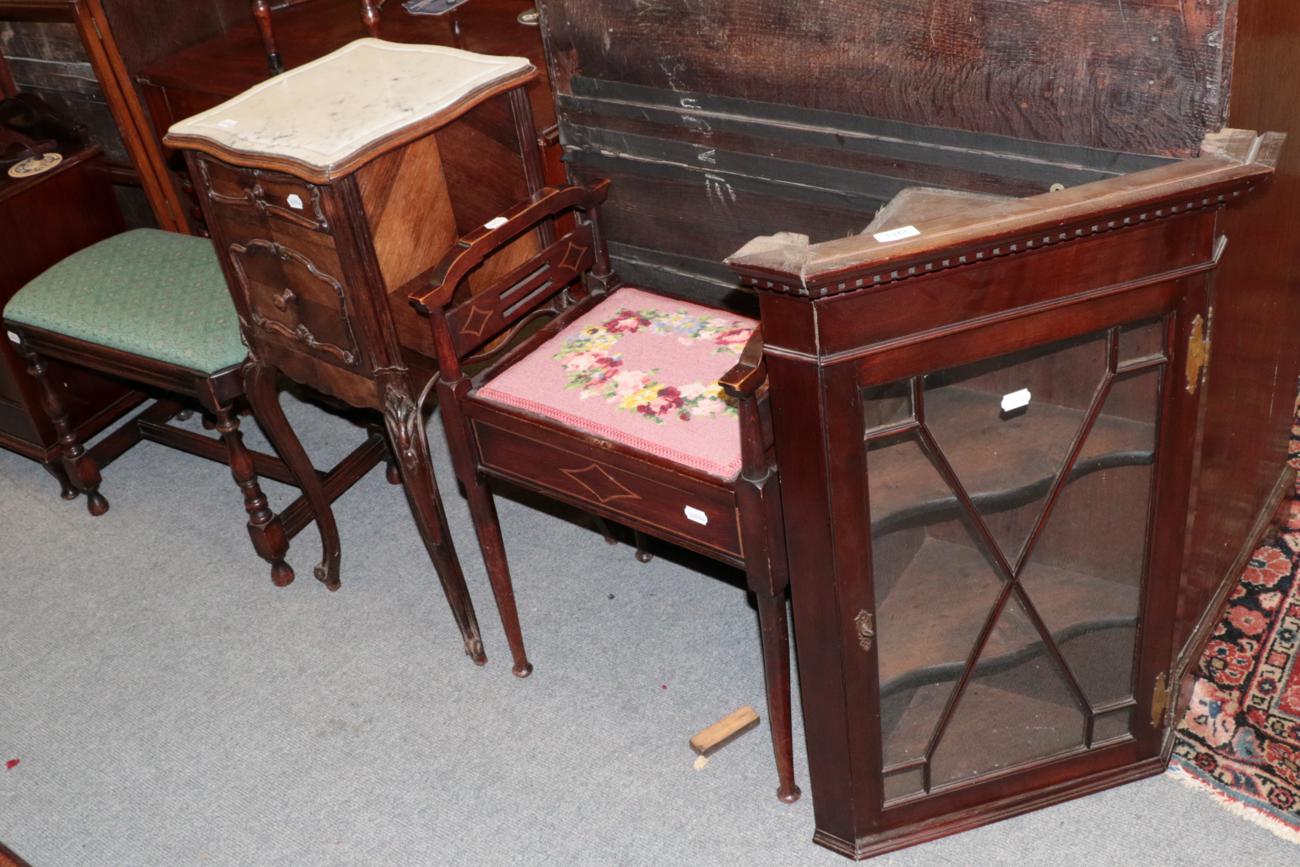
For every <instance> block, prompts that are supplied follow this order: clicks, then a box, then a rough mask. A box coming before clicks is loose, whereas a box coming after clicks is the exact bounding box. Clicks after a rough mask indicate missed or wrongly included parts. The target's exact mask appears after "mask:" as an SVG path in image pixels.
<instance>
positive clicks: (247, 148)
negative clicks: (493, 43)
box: [169, 39, 532, 169]
mask: <svg viewBox="0 0 1300 867" xmlns="http://www.w3.org/2000/svg"><path fill="white" fill-rule="evenodd" d="M531 68H532V64H531V63H530V62H529V61H528V59H527V58H524V57H495V56H491V55H486V54H475V53H473V52H470V51H461V50H459V49H456V48H448V47H446V46H441V45H407V44H402V43H396V42H385V41H383V40H382V39H358V40H357V41H355V42H351V43H349V44H347V45H345V46H343V47H342V48H340V49H339V50H337V51H334V52H332V53H330V54H327V55H325V56H324V57H321V58H319V59H317V60H314V61H312V62H311V63H308V64H306V65H304V66H300V67H298V68H297V69H293V70H290V71H289V72H285V73H282V74H280V75H277V76H275V77H274V78H271V79H270V80H268V81H264V82H262V83H261V84H259V85H257V86H256V87H253V88H250V89H249V90H246V91H244V92H243V93H241V94H240V95H239V96H236V97H234V98H232V99H229V100H227V101H226V102H223V103H222V104H221V105H218V106H217V107H216V108H212V109H209V110H208V111H205V112H203V113H201V114H196V115H194V116H193V117H190V118H186V119H185V120H182V121H179V122H177V123H175V124H173V125H172V127H171V129H170V130H169V133H170V134H171V135H176V136H198V137H202V138H205V139H208V140H210V141H212V142H215V143H216V144H218V145H220V146H222V147H225V148H228V149H230V150H235V151H242V152H245V153H251V154H262V155H268V156H277V157H287V158H290V159H296V160H301V161H302V162H305V163H307V164H308V165H311V166H315V167H317V168H320V169H328V168H330V167H331V166H334V165H336V164H338V163H339V162H341V161H342V160H344V159H346V158H347V157H349V156H351V155H352V154H355V153H356V152H357V151H359V150H361V149H363V148H364V147H365V146H366V145H368V144H369V143H371V142H373V141H375V140H376V139H380V138H383V137H384V136H387V135H388V134H390V133H392V132H395V131H397V130H399V129H402V128H403V127H406V126H409V125H411V124H413V123H417V122H419V121H421V120H423V119H425V118H427V117H430V116H431V115H434V114H437V113H438V112H439V111H441V110H443V109H445V108H447V107H448V106H450V105H452V104H454V103H455V102H457V101H458V100H459V99H461V98H462V97H464V96H465V95H466V94H468V93H470V92H472V91H475V90H477V89H479V88H481V87H484V86H487V85H490V84H492V83H493V82H496V81H499V80H501V79H505V78H510V77H512V76H514V75H516V74H518V73H519V72H520V71H522V70H527V69H531Z"/></svg>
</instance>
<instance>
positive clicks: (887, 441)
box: [855, 306, 1195, 827]
mask: <svg viewBox="0 0 1300 867" xmlns="http://www.w3.org/2000/svg"><path fill="white" fill-rule="evenodd" d="M1182 309H1183V310H1184V311H1186V310H1187V309H1188V307H1187V306H1184V307H1183V308H1182ZM1177 320H1178V317H1177V316H1176V315H1174V314H1173V313H1170V314H1169V315H1166V316H1156V317H1154V318H1148V319H1144V320H1141V321H1136V322H1129V323H1124V324H1117V325H1114V326H1112V327H1106V328H1101V329H1099V330H1095V331H1090V332H1088V333H1085V334H1082V335H1078V336H1073V337H1069V338H1065V339H1059V340H1053V341H1051V342H1048V343H1046V344H1044V345H1040V346H1034V347H1031V348H1028V349H1022V350H1019V351H1014V352H1010V353H1007V354H1001V355H996V356H993V357H989V358H984V359H981V360H977V361H973V362H965V363H959V364H957V365H954V366H949V367H944V368H942V369H938V370H932V371H928V372H924V373H918V374H916V375H913V376H906V377H903V378H899V379H894V380H891V381H888V382H885V383H881V384H872V385H867V386H865V387H861V388H860V391H859V397H860V404H861V412H862V433H863V437H862V442H863V448H864V449H865V468H866V474H867V501H868V505H867V512H868V515H869V522H870V550H871V554H870V560H871V584H872V586H871V590H870V593H869V596H870V598H871V600H872V602H873V605H872V609H871V610H864V611H861V612H859V613H858V615H857V618H856V620H855V624H856V628H857V632H858V636H859V638H860V639H862V641H861V642H860V643H861V645H862V646H863V649H870V650H874V653H871V654H868V657H870V656H874V661H875V668H876V671H875V678H874V680H875V681H876V683H877V686H876V698H877V709H878V720H873V723H876V722H878V727H879V735H878V742H877V743H874V744H865V745H864V746H866V747H867V748H868V750H870V751H872V752H875V751H876V750H878V758H879V764H878V765H877V767H879V768H880V779H879V787H880V788H879V792H880V804H881V807H882V808H883V810H884V814H883V816H882V819H883V822H882V825H883V826H885V827H888V826H890V825H891V824H893V822H891V821H890V814H891V812H894V810H893V808H898V807H904V809H903V810H902V811H901V813H900V818H902V814H905V815H906V817H907V818H906V819H905V821H907V822H915V821H916V820H917V819H918V818H921V817H922V816H923V815H925V814H927V813H930V812H932V811H931V810H930V809H927V807H926V805H925V804H924V803H918V802H925V801H926V800H927V799H931V801H932V806H933V808H934V809H933V812H934V813H940V812H946V811H947V810H949V809H951V807H952V806H954V805H955V804H953V803H951V802H952V800H953V799H949V798H943V797H941V796H943V795H945V794H948V793H953V792H957V791H958V790H962V789H969V788H971V787H973V786H978V785H979V784H982V783H989V782H993V781H1000V783H999V782H994V784H995V785H997V786H998V787H999V788H1001V789H1002V791H1003V792H1004V793H1005V794H1010V792H1011V791H1012V790H1021V789H1027V788H1033V787H1036V786H1037V785H1041V782H1039V781H1040V780H1042V779H1045V777H1043V776H1041V774H1040V773H1039V772H1040V770H1041V769H1043V768H1045V767H1049V766H1051V765H1053V764H1056V763H1057V762H1059V761H1062V760H1063V761H1066V762H1071V761H1072V760H1081V761H1083V762H1085V763H1086V764H1088V765H1089V766H1090V767H1091V768H1092V769H1096V770H1101V769H1103V768H1106V767H1117V766H1120V765H1124V764H1129V763H1132V762H1134V761H1135V760H1140V759H1143V758H1147V757H1150V756H1152V755H1155V754H1156V753H1157V752H1158V750H1159V737H1158V735H1159V729H1160V728H1162V722H1163V721H1162V720H1161V719H1160V712H1161V711H1162V709H1163V708H1162V704H1163V703H1162V701H1161V700H1160V699H1159V698H1157V699H1156V704H1157V705H1161V706H1160V707H1157V709H1156V710H1157V713H1156V718H1155V721H1154V725H1153V721H1152V702H1153V692H1152V690H1151V689H1143V688H1142V686H1141V684H1142V683H1144V682H1150V677H1151V673H1150V672H1149V671H1148V672H1147V673H1146V674H1147V676H1146V677H1143V676H1140V669H1141V667H1142V661H1143V660H1152V661H1153V664H1157V662H1156V661H1158V660H1162V659H1164V660H1166V661H1167V657H1168V654H1169V642H1170V636H1169V627H1168V623H1169V618H1168V613H1167V612H1161V611H1159V610H1156V608H1155V607H1154V606H1153V602H1152V600H1153V599H1160V600H1163V599H1165V598H1167V597H1168V596H1169V594H1170V593H1171V592H1172V589H1173V587H1174V586H1175V585H1176V581H1177V564H1171V563H1161V562H1159V561H1160V559H1161V557H1162V556H1164V555H1163V554H1162V553H1161V552H1162V551H1167V550H1168V548H1167V547H1166V548H1163V549H1158V547H1157V546H1153V544H1152V542H1153V539H1154V538H1155V535H1156V534H1157V533H1158V532H1172V533H1173V534H1174V535H1175V536H1178V537H1181V532H1182V531H1181V524H1179V523H1177V522H1178V521H1179V520H1180V517H1179V516H1180V515H1181V520H1183V521H1185V516H1186V501H1185V497H1183V498H1179V497H1176V496H1175V497H1173V498H1171V499H1172V500H1178V499H1181V500H1182V506H1181V508H1179V507H1178V504H1177V503H1172V502H1171V506H1172V508H1169V509H1168V510H1167V511H1168V512H1169V514H1168V515H1164V516H1162V515H1160V513H1159V510H1158V509H1157V497H1158V496H1159V494H1160V486H1159V484H1158V482H1159V480H1160V476H1161V473H1162V472H1170V471H1172V472H1174V473H1180V472H1181V473H1184V474H1185V469H1184V468H1182V467H1178V466H1174V465H1173V464H1176V463H1178V462H1179V461H1180V460H1185V459H1186V458H1185V455H1182V454H1177V455H1169V456H1168V457H1167V456H1166V455H1165V453H1164V450H1163V449H1162V447H1161V442H1162V428H1163V427H1164V426H1165V425H1167V424H1168V423H1169V417H1170V415H1171V414H1172V415H1173V416H1176V417H1181V418H1190V419H1192V420H1193V423H1194V419H1195V397H1194V396H1193V395H1192V394H1191V393H1190V391H1189V390H1188V389H1185V388H1178V387H1177V386H1178V382H1177V377H1176V375H1175V373H1176V371H1175V370H1174V361H1173V359H1172V358H1171V356H1172V355H1173V353H1171V352H1170V347H1171V346H1172V345H1174V343H1175V341H1176V340H1177V339H1178V336H1179V334H1178V332H1179V331H1180V330H1181V329H1179V328H1178V322H1177ZM1180 354H1181V353H1180ZM884 366H886V367H888V365H887V364H886V365H884ZM1177 451H1180V452H1181V450H1177ZM1161 517H1164V518H1167V519H1168V520H1169V521H1170V522H1171V523H1170V526H1168V527H1163V528H1161V527H1158V526H1157V521H1158V519H1160V518H1161ZM872 644H874V647H873V648H872V647H870V645H872ZM1162 682H1163V681H1162ZM867 728H875V725H871V726H868V727H867ZM873 739H874V736H873ZM1022 775H1023V776H1022ZM1049 775H1050V772H1049ZM971 794H974V793H971ZM956 800H957V801H962V800H965V799H964V798H962V797H960V796H958V797H957V798H956ZM909 805H910V807H911V808H910V809H908V807H909Z"/></svg>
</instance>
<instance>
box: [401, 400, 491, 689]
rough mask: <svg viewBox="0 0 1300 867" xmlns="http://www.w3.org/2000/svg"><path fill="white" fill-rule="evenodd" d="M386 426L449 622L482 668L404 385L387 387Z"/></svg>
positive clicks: (416, 414) (418, 421)
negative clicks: (443, 596) (452, 621)
mask: <svg viewBox="0 0 1300 867" xmlns="http://www.w3.org/2000/svg"><path fill="white" fill-rule="evenodd" d="M384 422H385V423H386V424H387V426H388V436H389V446H390V448H391V449H392V453H393V454H395V455H396V456H397V466H398V469H399V470H400V471H401V474H402V486H403V488H405V490H406V499H407V502H408V503H410V506H411V514H412V515H413V516H414V517H415V524H416V526H417V527H418V528H419V530H420V538H421V539H423V540H424V547H425V548H426V549H427V550H428V551H429V559H431V560H432V561H433V567H434V570H435V571H436V572H437V573H438V580H439V581H440V582H442V590H443V593H444V594H446V597H447V603H448V604H449V605H450V606H451V613H452V616H453V617H455V618H456V625H457V626H458V627H460V633H461V637H462V638H463V639H464V642H465V653H466V654H467V655H468V656H469V657H470V658H471V659H473V660H474V662H475V663H477V664H479V665H483V664H484V663H485V662H487V656H486V655H485V654H484V653H483V639H482V637H481V636H480V635H479V629H478V619H477V618H476V617H475V616H474V604H473V602H471V601H470V597H469V588H468V587H467V586H465V576H464V574H463V573H462V572H461V570H460V561H459V560H458V559H457V558H456V549H455V546H454V545H453V544H452V541H451V533H450V532H449V531H448V529H447V516H446V514H445V513H444V512H443V509H442V498H441V496H440V495H439V493H438V480H437V478H436V477H435V476H434V474H433V462H432V461H431V460H430V458H429V440H428V436H427V435H426V433H425V430H424V416H423V414H422V413H421V412H420V409H419V406H418V404H417V403H416V401H415V399H414V397H413V396H412V395H411V393H410V391H409V390H408V389H406V388H405V385H404V384H398V383H391V382H390V383H389V384H388V386H387V387H386V389H385V392H384Z"/></svg>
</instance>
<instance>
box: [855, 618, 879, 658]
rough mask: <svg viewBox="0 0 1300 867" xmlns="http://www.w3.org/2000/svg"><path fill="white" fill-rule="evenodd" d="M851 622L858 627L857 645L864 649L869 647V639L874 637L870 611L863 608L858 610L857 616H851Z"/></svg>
mask: <svg viewBox="0 0 1300 867" xmlns="http://www.w3.org/2000/svg"><path fill="white" fill-rule="evenodd" d="M853 624H854V625H855V626H857V628H858V647H861V648H862V649H863V650H864V651H866V650H870V649H871V640H872V639H873V638H875V637H876V629H875V622H874V621H873V620H872V619H871V612H869V611H867V610H866V609H865V608H864V609H863V610H861V611H859V612H858V616H857V617H854V618H853Z"/></svg>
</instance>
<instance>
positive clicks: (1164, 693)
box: [1151, 671, 1169, 729]
mask: <svg viewBox="0 0 1300 867" xmlns="http://www.w3.org/2000/svg"><path fill="white" fill-rule="evenodd" d="M1168 708H1169V678H1168V675H1166V674H1165V672H1163V671H1162V672H1160V674H1159V675H1157V676H1156V688H1155V691H1154V692H1152V693H1151V727H1152V728H1156V729H1158V728H1163V727H1164V724H1165V711H1166V710H1168Z"/></svg>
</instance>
